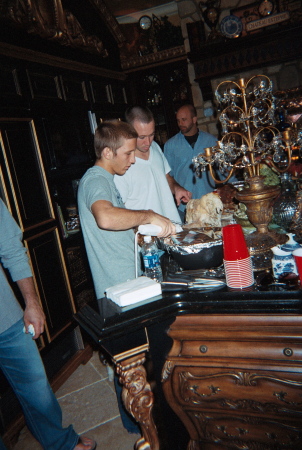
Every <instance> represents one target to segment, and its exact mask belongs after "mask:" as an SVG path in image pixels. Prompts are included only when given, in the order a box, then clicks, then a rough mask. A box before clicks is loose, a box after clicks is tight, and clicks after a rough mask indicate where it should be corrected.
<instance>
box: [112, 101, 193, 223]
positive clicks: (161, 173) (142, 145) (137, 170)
mask: <svg viewBox="0 0 302 450" xmlns="http://www.w3.org/2000/svg"><path fill="white" fill-rule="evenodd" d="M125 118H126V121H127V122H128V123H130V124H131V125H133V127H134V128H135V130H136V132H137V134H138V138H137V147H136V151H135V157H136V161H135V164H133V165H132V166H131V167H130V168H129V169H128V171H127V172H126V173H125V174H124V175H122V176H120V175H115V176H114V182H115V185H116V187H117V188H118V190H119V192H120V194H121V196H122V199H123V201H124V203H125V206H126V208H128V209H152V210H153V211H155V212H156V213H158V214H161V215H162V216H165V217H168V218H169V219H170V220H171V221H173V222H177V223H181V219H180V217H179V213H178V210H177V207H176V204H177V205H179V204H180V203H181V202H183V203H187V202H188V201H189V200H190V198H191V193H190V192H189V191H187V190H186V189H184V188H183V187H182V186H180V185H179V184H178V183H177V182H176V181H175V180H174V178H173V177H171V176H170V174H169V172H170V170H171V168H170V166H169V163H168V161H167V160H166V158H165V156H164V154H163V152H162V150H161V148H160V147H159V145H158V144H157V143H156V142H154V140H153V139H154V134H155V122H154V117H153V115H152V113H151V111H150V110H149V109H148V108H144V107H141V106H133V107H131V108H129V109H128V110H127V111H126V114H125ZM173 196H174V197H173ZM174 198H175V199H174ZM175 202H176V203H175Z"/></svg>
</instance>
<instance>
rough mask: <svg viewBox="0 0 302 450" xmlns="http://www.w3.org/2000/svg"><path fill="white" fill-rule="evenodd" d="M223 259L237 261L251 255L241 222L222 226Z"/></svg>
mask: <svg viewBox="0 0 302 450" xmlns="http://www.w3.org/2000/svg"><path fill="white" fill-rule="evenodd" d="M222 240H223V259H224V260H226V261H236V260H240V259H246V258H248V257H249V256H250V254H249V251H248V248H247V245H246V242H245V238H244V234H243V231H242V227H241V225H239V224H237V223H236V224H231V225H226V226H225V227H222Z"/></svg>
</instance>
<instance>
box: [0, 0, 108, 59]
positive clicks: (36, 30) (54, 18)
mask: <svg viewBox="0 0 302 450" xmlns="http://www.w3.org/2000/svg"><path fill="white" fill-rule="evenodd" d="M2 13H3V14H4V15H5V16H6V17H7V19H9V20H10V21H11V22H13V23H14V24H15V25H17V26H18V27H21V28H23V29H24V30H25V31H27V33H29V34H33V35H38V36H40V37H42V38H44V39H48V40H51V41H55V42H58V43H59V44H61V45H64V46H67V47H73V48H80V49H82V50H84V51H87V52H90V53H94V54H98V55H100V56H102V57H103V58H106V57H107V56H108V52H107V49H105V48H104V46H103V43H102V41H101V40H100V39H99V38H98V37H97V36H95V35H89V34H87V33H86V32H85V30H84V29H83V28H82V26H81V24H80V22H79V21H78V19H77V18H76V17H75V16H74V15H73V14H72V12H71V11H68V10H64V8H63V6H62V2H61V0H31V1H28V2H24V1H22V0H12V1H10V3H9V6H6V8H5V11H2Z"/></svg>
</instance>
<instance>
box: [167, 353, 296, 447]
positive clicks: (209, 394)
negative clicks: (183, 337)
mask: <svg viewBox="0 0 302 450" xmlns="http://www.w3.org/2000/svg"><path fill="white" fill-rule="evenodd" d="M182 363H183V365H177V362H176V365H175V367H174V370H173V373H172V377H171V383H172V385H173V392H174V398H173V400H172V404H174V405H177V409H178V411H182V412H181V414H180V415H181V416H182V418H183V419H184V420H185V421H186V420H187V419H188V418H189V420H190V422H191V423H192V424H194V428H195V429H196V430H198V436H199V439H201V440H202V442H203V440H204V441H205V442H207V441H217V440H218V441H220V443H221V444H222V443H223V442H225V443H226V442H229V443H230V442H231V441H232V440H236V441H237V445H239V443H240V445H242V446H241V447H240V446H238V447H236V446H234V447H232V446H230V448H244V449H245V448H246V449H254V448H255V449H256V448H257V449H258V448H259V449H261V450H268V449H278V450H279V449H281V448H286V449H287V450H288V449H291V450H298V448H301V447H300V446H299V444H301V439H302V432H301V416H302V377H301V368H300V373H299V368H297V367H295V369H292V370H293V371H292V372H287V373H284V372H278V371H274V370H270V368H269V367H268V368H267V370H253V368H250V369H248V370H241V369H240V368H239V369H237V368H229V369H228V368H219V367H216V368H213V367H212V368H206V367H202V368H201V367H198V366H191V365H185V364H184V362H183V360H180V364H182ZM294 370H296V371H297V372H296V373H295V372H294ZM179 408H180V409H179ZM186 418H187V419H186ZM244 442H245V443H246V444H245V445H243V443H244ZM256 442H257V443H258V444H257V445H258V446H256ZM247 443H249V445H250V446H249V445H247ZM260 443H261V445H263V447H262V446H261V445H259V444H260ZM278 443H279V444H280V443H282V446H280V447H278V445H277V446H276V447H274V445H276V444H278ZM267 445H268V447H266V446H267ZM201 448H202V449H206V450H207V448H208V447H206V446H205V447H203V446H201ZM213 448H214V447H213ZM218 448H219V449H220V448H221V449H228V448H229V447H228V446H226V447H224V446H222V447H218ZM209 449H211V450H212V447H209Z"/></svg>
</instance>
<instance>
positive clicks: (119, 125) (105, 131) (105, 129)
mask: <svg viewBox="0 0 302 450" xmlns="http://www.w3.org/2000/svg"><path fill="white" fill-rule="evenodd" d="M136 138H137V132H136V131H135V129H134V128H133V126H132V125H131V124H129V123H126V122H122V121H120V120H112V121H106V122H102V123H101V124H100V125H99V126H98V127H97V129H96V130H95V135H94V150H95V154H96V157H97V159H100V158H101V156H102V152H103V150H104V148H106V147H109V148H110V149H111V150H112V151H113V153H114V154H115V155H116V152H117V150H118V149H119V148H120V147H121V146H122V145H123V143H124V140H125V139H136Z"/></svg>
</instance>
